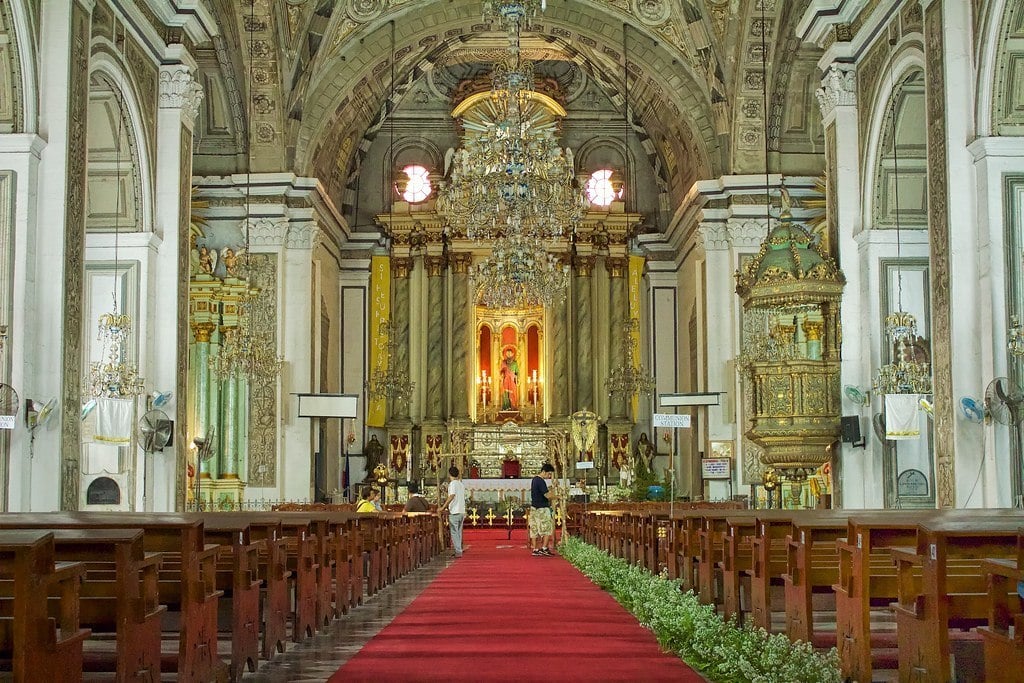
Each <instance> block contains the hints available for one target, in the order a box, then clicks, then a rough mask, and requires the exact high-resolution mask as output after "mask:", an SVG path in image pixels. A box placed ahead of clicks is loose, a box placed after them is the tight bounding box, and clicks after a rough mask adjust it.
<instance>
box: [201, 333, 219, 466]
mask: <svg viewBox="0 0 1024 683" xmlns="http://www.w3.org/2000/svg"><path fill="white" fill-rule="evenodd" d="M210 342H211V343H210V359H211V360H210V365H216V359H217V358H218V357H219V356H220V353H221V350H222V349H221V344H220V342H221V334H220V331H216V332H214V333H213V336H212V337H211V338H210ZM206 373H207V379H206V418H205V422H206V425H205V429H204V430H203V432H202V435H203V436H205V437H207V438H209V437H210V436H211V435H213V436H214V440H213V443H212V444H211V449H212V450H211V453H212V457H210V459H209V460H207V461H206V462H200V463H199V473H200V476H206V477H212V478H214V479H216V478H217V477H218V476H220V474H219V469H218V463H217V458H218V454H219V453H220V441H221V439H220V393H221V392H220V387H221V379H220V377H219V376H218V375H217V374H216V373H212V372H210V371H209V365H208V366H207V370H206Z"/></svg>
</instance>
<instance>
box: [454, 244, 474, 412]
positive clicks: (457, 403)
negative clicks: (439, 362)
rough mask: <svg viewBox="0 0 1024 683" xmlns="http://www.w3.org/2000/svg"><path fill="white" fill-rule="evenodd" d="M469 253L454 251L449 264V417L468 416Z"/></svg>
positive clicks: (469, 347) (469, 336)
mask: <svg viewBox="0 0 1024 683" xmlns="http://www.w3.org/2000/svg"><path fill="white" fill-rule="evenodd" d="M471 260H472V258H471V256H470V255H469V254H465V253H460V254H454V255H453V256H452V258H451V264H452V356H451V358H452V364H451V373H452V374H451V378H452V379H451V390H452V417H454V418H455V419H457V420H466V419H469V398H470V395H471V394H470V393H469V391H468V384H469V373H468V369H469V368H468V367H467V364H468V362H469V350H470V349H471V348H472V338H471V332H470V320H471V315H472V309H471V307H470V299H469V264H470V262H471Z"/></svg>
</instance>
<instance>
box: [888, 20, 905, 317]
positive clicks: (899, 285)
mask: <svg viewBox="0 0 1024 683" xmlns="http://www.w3.org/2000/svg"><path fill="white" fill-rule="evenodd" d="M895 47H896V40H895V39H893V38H891V37H890V39H889V88H890V90H891V91H892V106H891V107H890V111H889V116H890V119H891V123H892V180H893V200H894V201H895V202H896V210H895V216H896V297H897V299H896V300H897V308H899V310H901V311H902V310H903V263H902V257H903V253H902V249H901V247H902V239H901V237H902V235H901V233H900V153H899V144H898V139H897V137H898V136H897V130H896V123H897V122H896V106H897V105H898V104H899V93H900V91H901V90H902V88H901V87H897V85H896V73H895V71H896V65H895V62H896V52H895Z"/></svg>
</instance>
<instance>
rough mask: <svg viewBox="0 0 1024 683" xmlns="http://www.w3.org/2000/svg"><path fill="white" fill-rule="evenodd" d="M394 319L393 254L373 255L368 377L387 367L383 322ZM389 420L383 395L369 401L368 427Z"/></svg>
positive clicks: (371, 262) (367, 412) (368, 336)
mask: <svg viewBox="0 0 1024 683" xmlns="http://www.w3.org/2000/svg"><path fill="white" fill-rule="evenodd" d="M390 319H391V257H389V256H374V257H373V259H372V260H371V261H370V330H369V334H368V335H367V338H368V339H369V340H370V367H369V368H368V369H367V373H366V374H367V376H368V377H372V376H373V373H374V371H375V370H387V369H388V353H387V341H388V340H387V337H386V336H384V335H381V333H380V332H381V323H386V322H388V321H389V320H390ZM386 419H387V405H386V403H385V401H384V399H383V398H370V397H369V396H367V403H366V426H367V427H383V426H384V421H385V420H386Z"/></svg>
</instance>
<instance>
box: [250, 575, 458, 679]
mask: <svg viewBox="0 0 1024 683" xmlns="http://www.w3.org/2000/svg"><path fill="white" fill-rule="evenodd" d="M453 561H454V560H453V559H452V558H451V557H447V558H440V559H435V560H434V561H433V562H431V563H430V564H428V565H426V566H424V567H421V568H419V569H417V570H416V571H414V572H412V573H411V574H409V575H408V576H405V577H403V578H401V579H399V580H398V581H397V582H395V583H394V584H393V585H391V586H388V587H387V588H386V589H384V590H383V591H381V592H380V593H378V594H377V595H375V596H373V597H372V598H367V599H365V600H364V601H363V604H362V605H360V606H359V607H358V608H356V609H354V610H350V611H349V613H348V614H346V615H344V616H342V617H340V618H338V619H336V620H335V621H334V623H333V624H331V626H330V628H328V629H327V631H325V632H324V633H321V634H319V635H317V636H316V637H314V638H311V639H309V640H306V641H303V642H301V643H298V644H295V645H292V646H291V647H290V648H289V649H288V651H287V652H285V653H284V654H280V655H278V656H277V657H275V658H274V659H273V660H271V661H269V662H264V663H263V664H262V666H260V668H259V670H258V671H257V672H255V673H251V674H246V676H245V677H244V679H243V680H245V681H251V682H252V683H286V682H287V683H313V682H314V681H316V682H317V683H320V682H322V681H326V680H327V679H328V678H330V677H331V675H332V674H333V673H334V672H335V671H337V670H338V668H339V667H340V666H341V665H342V664H344V663H345V662H347V661H348V660H349V658H350V657H352V656H353V655H354V654H355V653H357V652H359V650H360V648H362V647H363V644H364V643H366V642H367V641H368V640H370V638H373V636H374V635H376V634H377V633H378V632H379V631H380V630H381V629H382V628H384V627H385V626H387V625H388V624H389V623H390V622H391V620H392V619H394V618H395V616H397V615H398V614H399V613H401V611H402V610H404V609H405V607H406V606H407V605H408V604H409V603H410V602H412V601H413V599H414V598H415V597H416V596H417V595H419V594H420V592H422V591H423V589H424V588H426V586H427V585H428V584H429V583H430V582H431V581H433V580H434V577H436V576H437V574H438V572H440V571H441V570H442V569H444V568H445V567H446V566H447V564H448V563H449V562H453Z"/></svg>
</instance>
